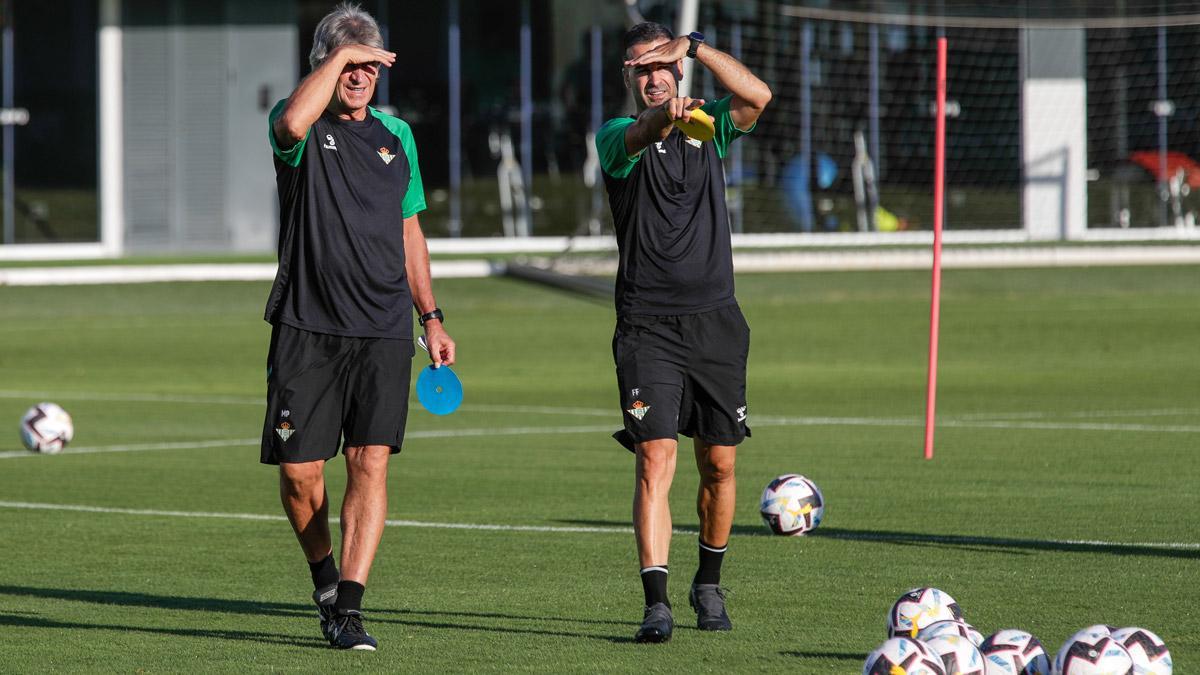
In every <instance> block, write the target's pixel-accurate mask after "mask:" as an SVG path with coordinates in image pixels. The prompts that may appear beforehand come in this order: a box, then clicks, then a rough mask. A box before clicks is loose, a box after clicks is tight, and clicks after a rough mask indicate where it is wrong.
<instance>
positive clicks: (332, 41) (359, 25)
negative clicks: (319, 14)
mask: <svg viewBox="0 0 1200 675" xmlns="http://www.w3.org/2000/svg"><path fill="white" fill-rule="evenodd" d="M342 45H367V46H368V47H378V48H380V49H383V48H384V47H383V35H382V34H380V32H379V24H378V23H376V22H375V17H373V16H371V15H370V14H368V13H367V12H365V11H364V10H363V8H362V7H361V6H360V5H358V4H357V3H353V2H343V3H341V4H339V5H338V6H337V7H334V8H333V11H332V12H330V13H328V14H326V15H325V18H323V19H321V23H318V24H317V30H316V31H315V32H314V33H313V46H312V51H311V52H309V53H308V65H310V66H312V67H313V68H314V69H315V68H316V67H317V66H319V65H321V62H323V61H324V60H325V59H326V58H327V57H328V56H329V52H332V51H333V50H334V49H337V48H338V47H341V46H342Z"/></svg>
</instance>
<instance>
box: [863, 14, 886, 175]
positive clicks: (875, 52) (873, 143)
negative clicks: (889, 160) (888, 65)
mask: <svg viewBox="0 0 1200 675" xmlns="http://www.w3.org/2000/svg"><path fill="white" fill-rule="evenodd" d="M867 35H868V36H869V40H868V42H869V43H870V50H871V54H870V60H871V63H870V83H869V84H868V94H867V96H868V102H867V109H868V122H867V124H868V129H867V131H868V137H869V139H870V146H869V147H870V152H871V161H872V162H874V163H875V180H876V181H878V180H879V179H881V178H883V155H881V154H879V25H878V24H874V23H873V24H871V25H870V26H869V27H868V28H867Z"/></svg>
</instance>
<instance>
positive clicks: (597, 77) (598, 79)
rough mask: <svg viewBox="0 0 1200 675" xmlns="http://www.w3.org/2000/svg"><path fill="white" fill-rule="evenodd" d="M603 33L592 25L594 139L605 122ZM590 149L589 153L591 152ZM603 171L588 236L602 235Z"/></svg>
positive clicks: (596, 181)
mask: <svg viewBox="0 0 1200 675" xmlns="http://www.w3.org/2000/svg"><path fill="white" fill-rule="evenodd" d="M601 40H602V33H601V32H600V26H599V24H592V29H591V50H590V51H591V54H590V58H591V63H590V65H591V76H592V78H591V111H590V112H591V116H590V119H589V124H588V128H589V129H590V130H591V132H592V138H595V137H596V133H597V132H599V131H600V125H601V124H602V123H603V122H604V119H603V118H604V105H603V104H604V101H603V98H604V87H603V85H604V81H603V79H602V77H603V74H604V67H603V63H602V59H603V58H604V56H603V50H602V49H601V47H602V42H601ZM590 150H591V149H590V148H589V152H590ZM601 171H602V169H601V168H600V167H599V166H597V167H596V168H595V169H594V174H595V175H594V176H593V180H594V182H593V183H592V210H591V213H590V214H588V234H591V235H592V236H596V235H599V234H600V219H599V218H598V217H597V214H599V213H601V211H602V210H603V208H604V194H603V191H604V188H603V187H602V186H603V184H604V181H603V180H601V176H600V172H601Z"/></svg>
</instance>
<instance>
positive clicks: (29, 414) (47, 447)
mask: <svg viewBox="0 0 1200 675" xmlns="http://www.w3.org/2000/svg"><path fill="white" fill-rule="evenodd" d="M74 436H75V425H74V424H73V423H72V422H71V416H70V415H68V414H67V411H66V410H63V409H62V407H61V406H59V405H58V404H55V403H39V404H37V405H35V406H33V407H32V408H30V409H29V410H27V411H26V412H25V415H24V416H23V417H22V418H21V443H22V444H24V445H25V448H26V449H27V450H29V451H30V452H40V453H45V454H48V455H49V454H54V453H56V452H59V451H61V450H62V449H63V446H65V445H66V444H67V443H70V442H71V439H72V438H73V437H74Z"/></svg>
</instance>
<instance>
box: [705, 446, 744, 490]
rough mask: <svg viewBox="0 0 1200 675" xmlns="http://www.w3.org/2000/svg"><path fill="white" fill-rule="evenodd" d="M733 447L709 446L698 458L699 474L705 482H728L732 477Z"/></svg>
mask: <svg viewBox="0 0 1200 675" xmlns="http://www.w3.org/2000/svg"><path fill="white" fill-rule="evenodd" d="M736 459H737V454H736V453H735V452H734V448H732V447H725V446H711V447H709V448H708V452H706V453H704V456H703V457H702V458H701V460H700V476H701V478H702V479H703V480H704V482H705V483H728V482H729V481H732V480H733V479H734V463H735V460H736Z"/></svg>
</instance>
